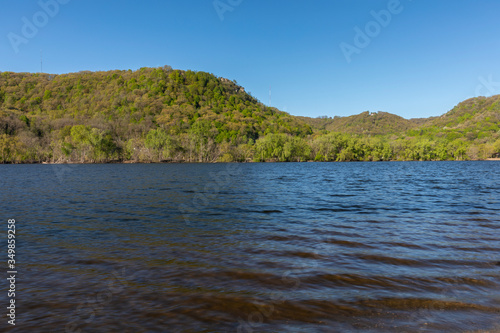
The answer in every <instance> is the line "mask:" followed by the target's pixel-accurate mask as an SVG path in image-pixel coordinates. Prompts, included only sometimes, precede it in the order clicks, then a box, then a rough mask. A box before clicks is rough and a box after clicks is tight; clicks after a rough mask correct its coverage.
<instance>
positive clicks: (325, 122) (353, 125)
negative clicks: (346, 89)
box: [299, 111, 418, 135]
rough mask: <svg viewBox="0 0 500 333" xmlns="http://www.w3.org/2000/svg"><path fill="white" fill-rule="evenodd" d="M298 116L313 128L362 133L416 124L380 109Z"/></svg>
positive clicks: (390, 131)
mask: <svg viewBox="0 0 500 333" xmlns="http://www.w3.org/2000/svg"><path fill="white" fill-rule="evenodd" d="M299 118H300V119H301V120H303V121H304V122H306V123H307V124H309V125H311V127H312V128H313V129H315V130H319V131H328V132H332V131H333V132H345V133H351V134H363V135H381V134H393V133H400V132H404V131H407V130H409V129H411V128H415V127H417V126H418V122H417V121H411V120H407V119H404V118H403V117H400V116H397V115H394V114H391V113H387V112H382V111H379V112H369V111H366V112H363V113H360V114H357V115H353V116H349V117H334V118H325V117H323V118H308V117H299Z"/></svg>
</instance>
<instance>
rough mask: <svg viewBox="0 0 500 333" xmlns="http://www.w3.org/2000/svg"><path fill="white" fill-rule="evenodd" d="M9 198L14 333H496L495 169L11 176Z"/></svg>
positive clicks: (71, 171) (40, 172)
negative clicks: (16, 275) (13, 233)
mask: <svg viewBox="0 0 500 333" xmlns="http://www.w3.org/2000/svg"><path fill="white" fill-rule="evenodd" d="M0 182H1V185H2V188H3V189H4V193H3V198H4V200H2V203H1V208H2V212H3V214H2V215H3V219H4V220H6V219H7V218H15V219H16V220H17V221H18V222H17V228H18V234H19V235H18V244H17V246H18V256H17V260H18V269H19V272H20V273H21V274H20V276H21V278H20V281H19V283H18V288H19V293H18V294H17V303H18V308H17V314H18V317H17V325H16V327H15V328H13V329H11V331H12V332H27V331H30V332H78V331H79V330H81V331H82V332H349V331H366V332H378V331H380V332H416V331H428V332H433V331H435V332H464V331H476V330H494V329H495V327H496V329H498V328H499V327H498V326H495V325H497V324H498V323H500V288H499V287H500V286H499V277H500V258H499V255H498V249H499V247H500V232H499V231H500V214H499V213H500V164H499V163H497V162H455V163H452V162H439V163H438V162H435V163H434V162H428V163H303V164H295V163H290V164H216V165H209V164H192V165H171V164H169V165H166V164H165V165H76V166H50V165H2V166H0ZM6 189H7V190H8V191H6ZM3 303H4V304H5V299H4V301H3Z"/></svg>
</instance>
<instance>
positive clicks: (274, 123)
mask: <svg viewBox="0 0 500 333" xmlns="http://www.w3.org/2000/svg"><path fill="white" fill-rule="evenodd" d="M499 100H500V96H492V97H488V98H486V97H479V98H474V99H470V100H467V101H464V102H462V103H460V104H458V105H457V106H456V107H455V108H453V109H452V110H451V111H449V112H447V113H446V114H444V115H443V116H441V117H434V118H428V119H410V120H408V119H404V118H402V117H399V116H397V115H394V114H390V113H386V112H376V113H371V112H363V113H361V114H358V115H353V116H349V117H334V118H328V117H322V118H308V117H294V116H292V115H290V114H288V113H285V112H282V111H280V110H277V109H275V108H270V107H267V106H265V105H264V104H262V103H261V102H259V101H258V100H256V99H255V98H254V97H252V95H251V94H249V93H247V92H246V91H245V89H244V88H243V87H241V86H240V85H238V84H237V82H235V81H230V80H228V79H225V78H221V77H217V76H215V75H213V74H210V73H205V72H194V71H182V70H173V69H172V68H170V67H169V66H165V67H162V68H141V69H140V70H137V71H131V70H128V71H120V70H115V71H107V72H79V73H70V74H63V75H49V74H31V73H12V72H3V73H0V163H40V162H51V163H75V162H76V163H97V162H124V161H132V162H161V161H172V162H233V161H252V160H253V161H307V160H316V161H388V160H467V159H485V158H490V157H496V156H499V155H500V127H499V126H500V107H499V104H498V102H499Z"/></svg>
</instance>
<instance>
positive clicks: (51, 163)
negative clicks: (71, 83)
mask: <svg viewBox="0 0 500 333" xmlns="http://www.w3.org/2000/svg"><path fill="white" fill-rule="evenodd" d="M481 161H500V158H487V159H482V160H443V161H441V160H440V161H438V160H433V161H419V160H411V161H403V160H390V161H292V162H279V161H264V162H255V161H245V162H186V161H166V162H138V161H109V162H21V163H0V165H10V164H16V165H29V164H44V165H75V164H246V163H383V162H481Z"/></svg>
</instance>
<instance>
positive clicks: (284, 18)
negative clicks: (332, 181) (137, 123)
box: [0, 0, 500, 118]
mask: <svg viewBox="0 0 500 333" xmlns="http://www.w3.org/2000/svg"><path fill="white" fill-rule="evenodd" d="M0 4H1V6H2V13H1V14H0V18H1V22H2V23H1V24H0V71H15V72H38V71H40V50H43V51H42V52H43V59H44V65H43V71H44V72H48V73H68V72H78V71H80V70H93V71H96V70H111V69H138V68H140V67H158V66H163V65H170V66H172V67H173V68H178V69H184V70H187V69H191V70H198V71H206V72H210V73H213V74H215V75H217V76H222V77H227V78H229V79H231V80H233V79H234V80H237V81H238V83H239V84H241V85H243V86H244V87H245V88H246V90H247V91H249V92H250V93H251V94H252V95H253V96H255V97H256V98H258V99H259V100H261V101H262V102H263V103H265V104H268V103H269V87H271V89H272V106H275V107H278V108H280V109H281V110H285V111H287V112H289V113H291V114H293V115H302V116H311V117H316V116H322V115H327V116H335V115H338V116H346V115H352V114H357V113H360V112H363V111H368V110H369V111H386V112H391V113H395V114H398V115H401V116H403V117H405V118H416V117H428V116H438V115H441V114H443V113H445V112H447V111H448V110H450V109H451V108H453V106H455V105H456V104H458V103H459V102H460V101H462V100H464V99H467V98H470V97H474V96H477V95H486V96H488V95H493V94H500V66H499V65H500V38H499V33H500V20H499V19H498V14H499V13H500V1H497V0H440V1H436V0H400V1H399V4H398V0H383V1H379V0H316V1H305V0H302V1H298V0H216V1H215V2H214V1H213V0H182V1H181V0H177V1H173V0H145V1H130V0H119V1H118V0H106V1H102V0H101V1H96V0H41V1H40V2H38V1H22V0H19V1H11V0H0ZM44 4H45V5H44ZM54 4H57V8H56V6H55V5H54ZM44 8H45V9H44ZM373 13H376V14H375V16H379V17H378V20H377V19H376V18H375V16H374V15H373ZM30 25H31V28H33V27H34V28H35V29H34V30H33V29H31V30H30ZM359 31H361V34H362V35H361V34H360V33H359ZM363 35H364V36H363ZM360 36H361V37H360ZM356 38H357V39H356ZM341 45H343V47H341ZM346 45H348V46H346ZM16 49H17V50H16ZM343 49H344V50H348V52H347V51H346V52H347V54H348V56H347V57H346V52H344V51H343ZM353 50H355V51H353ZM16 51H17V52H16ZM348 59H349V60H350V62H349V61H348Z"/></svg>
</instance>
